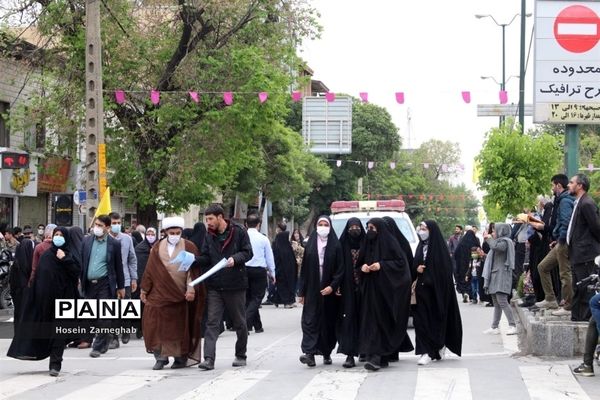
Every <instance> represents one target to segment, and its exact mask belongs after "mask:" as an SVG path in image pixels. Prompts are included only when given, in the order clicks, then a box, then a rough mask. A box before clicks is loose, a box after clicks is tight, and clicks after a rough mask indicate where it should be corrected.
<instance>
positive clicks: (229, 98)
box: [223, 92, 233, 106]
mask: <svg viewBox="0 0 600 400" xmlns="http://www.w3.org/2000/svg"><path fill="white" fill-rule="evenodd" d="M223 101H224V102H225V104H227V105H228V106H230V105H232V104H233V92H223Z"/></svg>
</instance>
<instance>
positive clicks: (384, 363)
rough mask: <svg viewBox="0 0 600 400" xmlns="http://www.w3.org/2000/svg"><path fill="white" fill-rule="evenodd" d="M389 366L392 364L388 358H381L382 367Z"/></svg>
mask: <svg viewBox="0 0 600 400" xmlns="http://www.w3.org/2000/svg"><path fill="white" fill-rule="evenodd" d="M389 366H390V363H389V361H388V360H381V364H380V367H381V368H387V367H389Z"/></svg>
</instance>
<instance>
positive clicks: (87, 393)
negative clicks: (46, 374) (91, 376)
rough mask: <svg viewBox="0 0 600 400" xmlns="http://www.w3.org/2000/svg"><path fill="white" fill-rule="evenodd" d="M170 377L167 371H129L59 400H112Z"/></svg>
mask: <svg viewBox="0 0 600 400" xmlns="http://www.w3.org/2000/svg"><path fill="white" fill-rule="evenodd" d="M168 375H169V372H166V371H152V370H135V369H133V370H128V371H124V372H122V373H120V374H118V375H114V376H110V377H108V378H105V379H103V380H101V381H100V382H98V383H94V384H93V385H89V386H86V387H84V388H82V389H79V390H76V391H74V392H71V393H69V394H67V395H65V396H63V397H61V398H60V399H59V400H79V399H86V398H88V399H95V400H112V399H116V398H119V397H121V396H123V395H125V394H127V393H129V392H132V391H134V390H136V389H139V388H142V387H144V386H145V385H147V384H148V383H149V382H156V381H159V380H161V379H163V378H165V377H166V376H168Z"/></svg>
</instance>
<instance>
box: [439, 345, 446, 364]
mask: <svg viewBox="0 0 600 400" xmlns="http://www.w3.org/2000/svg"><path fill="white" fill-rule="evenodd" d="M439 353H440V361H441V360H443V359H444V358H446V346H444V347H442V348H441V349H440V351H439Z"/></svg>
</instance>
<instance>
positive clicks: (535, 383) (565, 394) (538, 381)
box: [519, 365, 590, 400]
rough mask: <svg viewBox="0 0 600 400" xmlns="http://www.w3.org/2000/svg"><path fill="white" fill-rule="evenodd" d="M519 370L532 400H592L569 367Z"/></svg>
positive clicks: (533, 367)
mask: <svg viewBox="0 0 600 400" xmlns="http://www.w3.org/2000/svg"><path fill="white" fill-rule="evenodd" d="M519 369H520V370H521V376H522V377H523V382H525V386H527V391H528V392H529V396H530V397H531V400H548V399H552V400H560V399H569V400H590V398H589V396H588V395H587V394H586V393H585V392H584V391H583V389H582V388H581V386H580V385H579V382H577V379H575V377H574V376H573V373H572V372H571V369H570V368H569V366H568V365H543V366H531V367H529V366H527V367H519ZM584 379H586V378H584Z"/></svg>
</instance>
